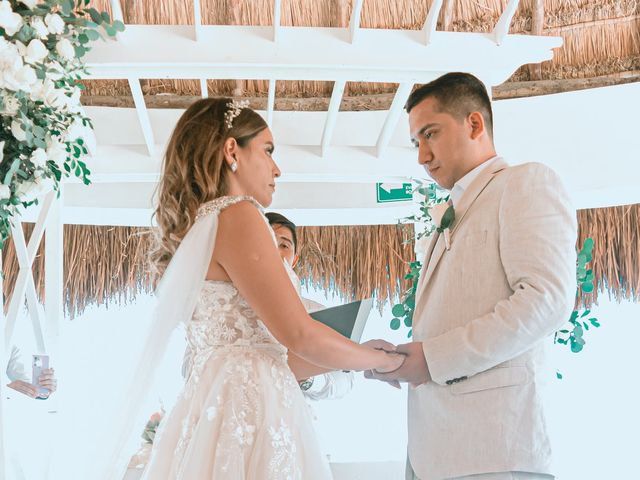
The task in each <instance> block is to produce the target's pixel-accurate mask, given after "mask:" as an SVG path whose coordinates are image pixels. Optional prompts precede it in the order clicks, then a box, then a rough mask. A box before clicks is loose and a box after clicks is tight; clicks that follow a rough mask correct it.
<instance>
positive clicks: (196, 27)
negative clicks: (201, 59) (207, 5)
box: [193, 0, 202, 42]
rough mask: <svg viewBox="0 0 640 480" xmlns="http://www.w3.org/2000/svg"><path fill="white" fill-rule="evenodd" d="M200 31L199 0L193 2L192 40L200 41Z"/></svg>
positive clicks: (200, 10) (200, 14) (200, 12)
mask: <svg viewBox="0 0 640 480" xmlns="http://www.w3.org/2000/svg"><path fill="white" fill-rule="evenodd" d="M201 29H202V9H201V8H200V0H193V39H194V40H195V41H196V42H198V41H199V40H200V30H201Z"/></svg>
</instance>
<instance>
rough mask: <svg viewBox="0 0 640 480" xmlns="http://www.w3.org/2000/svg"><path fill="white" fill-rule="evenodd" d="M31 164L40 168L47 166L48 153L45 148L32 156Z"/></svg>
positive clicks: (39, 149)
mask: <svg viewBox="0 0 640 480" xmlns="http://www.w3.org/2000/svg"><path fill="white" fill-rule="evenodd" d="M30 160H31V163H33V165H34V166H36V167H38V168H44V167H45V166H46V165H47V160H48V157H47V152H45V151H44V149H43V148H36V149H35V150H34V151H33V153H32V154H31V159H30Z"/></svg>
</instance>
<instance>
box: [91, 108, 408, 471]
mask: <svg viewBox="0 0 640 480" xmlns="http://www.w3.org/2000/svg"><path fill="white" fill-rule="evenodd" d="M273 151H274V142H273V137H272V135H271V131H270V130H269V128H268V126H267V124H266V123H265V121H264V120H263V119H262V117H260V115H258V114H257V113H256V112H254V111H253V110H251V109H250V108H247V107H246V106H245V105H244V104H242V103H238V102H235V101H232V100H231V99H228V98H216V99H213V98H211V99H203V100H200V101H198V102H196V103H194V104H193V105H192V106H191V107H189V108H188V109H187V110H186V112H185V113H184V114H183V115H182V117H181V118H180V120H179V121H178V123H177V125H176V128H175V130H174V132H173V134H172V137H171V139H170V142H169V144H168V147H167V151H166V154H165V159H164V165H163V175H162V178H161V181H160V186H159V196H158V207H157V209H156V212H155V214H156V220H157V223H158V226H159V231H160V234H159V242H158V248H157V249H156V251H155V252H154V253H153V256H152V259H153V260H154V263H155V265H156V267H157V269H158V272H159V274H161V275H162V280H161V282H160V285H159V287H158V291H157V302H158V303H157V307H156V313H155V317H154V323H153V333H152V334H151V335H150V338H149V339H148V340H147V344H146V346H145V349H144V353H143V358H142V361H141V362H140V365H139V367H138V369H137V373H136V375H135V378H136V379H138V380H137V382H136V383H135V384H133V385H132V387H131V390H130V392H129V394H128V395H127V399H128V401H129V405H131V407H130V408H128V409H127V412H125V413H123V415H122V416H121V417H120V418H119V420H120V422H121V424H120V427H119V430H120V436H119V437H118V439H116V441H115V443H114V445H113V446H114V451H115V452H117V451H118V450H119V449H120V450H121V449H122V446H123V445H124V444H125V443H126V439H127V437H128V436H130V435H131V433H132V432H135V431H139V425H137V423H136V420H139V419H140V417H139V414H140V412H138V410H139V408H137V406H138V405H139V404H141V403H142V401H141V400H142V399H143V397H144V395H145V390H146V389H148V388H150V385H151V382H152V378H153V375H152V373H153V368H152V367H151V366H152V365H156V364H157V363H158V359H159V358H160V357H161V355H162V352H163V351H164V349H165V348H166V345H167V342H168V338H169V336H170V334H171V332H172V331H173V330H174V329H175V328H176V327H177V326H178V325H179V324H181V323H183V324H184V325H185V329H186V335H187V341H188V344H189V348H190V349H191V352H192V361H191V370H190V372H189V374H188V377H187V380H186V384H185V386H184V388H183V390H182V392H181V394H180V395H179V397H178V400H177V401H176V403H175V406H174V408H173V410H172V411H171V412H170V413H169V414H168V415H167V416H166V417H165V419H164V420H163V422H162V424H161V426H160V429H159V431H158V433H157V435H156V438H155V441H154V445H153V451H152V453H151V459H150V462H149V465H148V467H147V470H146V471H145V473H144V476H143V479H146V480H160V479H162V480H165V479H215V480H224V479H229V480H231V479H233V480H239V479H305V480H307V479H310V480H313V479H329V478H331V473H330V471H329V468H328V465H327V464H326V462H325V461H324V459H323V457H322V455H321V453H320V449H319V446H318V443H317V440H316V437H315V434H314V431H313V427H312V423H311V418H310V414H309V412H308V409H307V406H306V404H305V401H304V399H303V396H302V393H301V391H300V389H299V387H298V383H297V381H296V379H295V376H294V374H293V373H292V371H291V370H290V369H289V367H288V365H287V352H288V351H289V352H291V353H292V354H295V355H296V356H297V357H299V359H298V361H297V362H296V363H297V364H300V363H307V365H308V367H307V368H310V369H316V370H318V371H324V370H338V369H340V370H365V369H376V370H378V371H391V370H395V369H397V368H399V367H400V365H401V364H402V361H403V358H404V357H402V356H401V355H398V354H395V353H387V352H385V351H383V350H381V349H376V348H372V346H369V345H358V344H355V343H353V342H351V341H350V340H348V339H346V338H344V337H342V336H341V335H339V334H338V333H336V332H335V331H333V330H332V329H330V328H329V327H326V326H325V325H323V324H321V323H318V322H316V321H314V320H313V319H312V318H311V317H309V315H308V314H307V313H306V311H305V308H304V306H303V305H302V303H301V301H300V299H299V297H298V295H297V292H296V290H295V289H294V287H293V285H292V283H291V280H290V277H289V273H288V272H287V270H286V268H288V267H287V266H286V265H285V264H284V263H283V262H282V260H281V259H280V256H279V254H278V250H277V246H276V243H275V238H274V235H273V233H272V231H271V229H270V228H269V226H268V224H267V221H266V219H265V217H264V215H263V213H262V207H263V206H265V207H266V206H268V205H269V204H270V203H271V199H272V195H273V192H274V191H275V179H276V178H277V177H279V176H280V170H279V169H278V166H277V165H276V163H275V161H274V159H273ZM136 429H138V430H136ZM122 456H123V452H119V454H117V453H115V454H114V456H113V457H111V458H110V459H106V462H105V466H109V467H111V468H116V469H117V468H119V466H120V465H121V464H122V463H121V462H122ZM101 473H102V474H103V475H105V476H104V478H121V477H117V474H113V473H112V472H110V471H109V469H107V470H106V471H104V472H101Z"/></svg>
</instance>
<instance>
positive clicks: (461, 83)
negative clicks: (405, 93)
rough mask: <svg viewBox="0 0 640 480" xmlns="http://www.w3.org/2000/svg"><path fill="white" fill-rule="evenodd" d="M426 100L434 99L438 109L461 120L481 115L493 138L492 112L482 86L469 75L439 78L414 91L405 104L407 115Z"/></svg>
mask: <svg viewBox="0 0 640 480" xmlns="http://www.w3.org/2000/svg"><path fill="white" fill-rule="evenodd" d="M426 98H435V99H436V100H437V103H438V106H439V110H440V111H442V112H447V113H449V114H451V115H453V116H454V117H455V118H458V119H464V118H466V117H467V116H468V115H469V114H470V113H472V112H480V113H481V114H482V117H483V118H484V123H485V125H486V128H487V132H488V133H489V136H490V137H491V138H493V111H492V110H491V100H490V99H489V94H488V93H487V89H486V88H485V86H484V84H483V83H482V82H481V81H480V80H478V79H477V78H476V77H474V76H473V75H471V74H470V73H461V72H453V73H447V74H445V75H442V76H441V77H438V78H436V79H435V80H433V81H432V82H429V83H427V84H425V85H422V86H421V87H419V88H417V89H415V90H414V91H413V92H412V93H411V95H409V99H408V100H407V103H406V104H405V106H404V108H405V109H406V110H407V113H409V112H411V109H413V107H415V106H416V105H418V104H419V103H420V102H422V101H423V100H424V99H426Z"/></svg>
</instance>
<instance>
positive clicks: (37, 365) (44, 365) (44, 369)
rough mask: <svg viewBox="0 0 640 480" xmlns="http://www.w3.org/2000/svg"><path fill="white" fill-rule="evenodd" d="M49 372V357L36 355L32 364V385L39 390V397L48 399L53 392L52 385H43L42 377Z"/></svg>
mask: <svg viewBox="0 0 640 480" xmlns="http://www.w3.org/2000/svg"><path fill="white" fill-rule="evenodd" d="M48 372H49V355H34V356H33V363H32V373H31V383H32V384H33V385H34V386H35V387H37V389H38V397H42V398H48V397H49V395H50V394H51V392H52V389H51V388H47V387H50V385H47V386H45V385H43V384H42V383H41V382H40V377H42V375H43V374H44V373H48Z"/></svg>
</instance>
